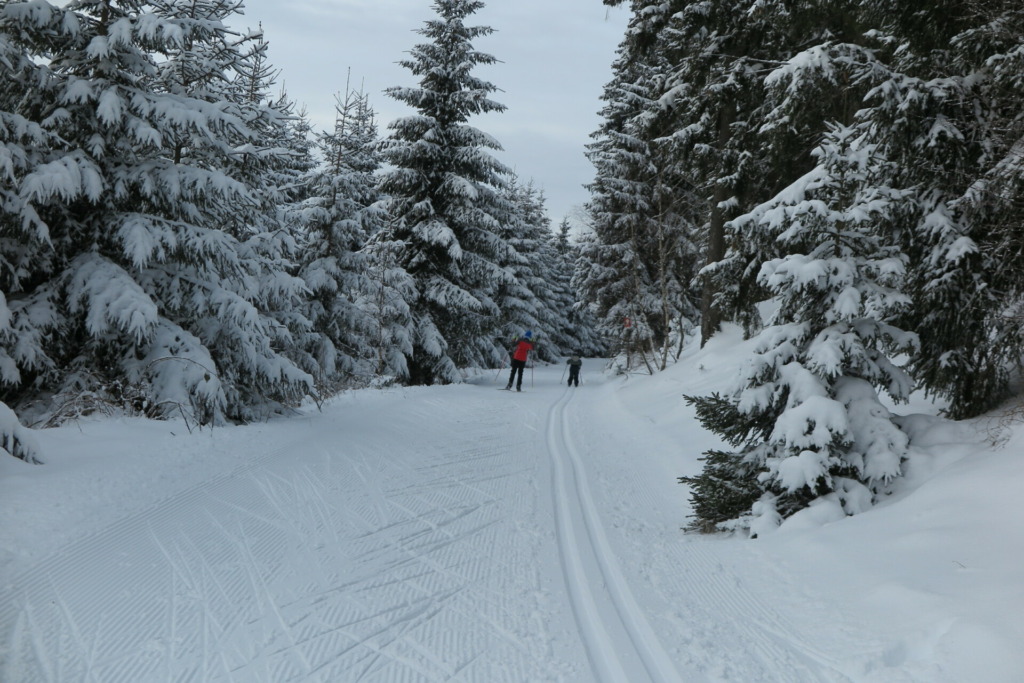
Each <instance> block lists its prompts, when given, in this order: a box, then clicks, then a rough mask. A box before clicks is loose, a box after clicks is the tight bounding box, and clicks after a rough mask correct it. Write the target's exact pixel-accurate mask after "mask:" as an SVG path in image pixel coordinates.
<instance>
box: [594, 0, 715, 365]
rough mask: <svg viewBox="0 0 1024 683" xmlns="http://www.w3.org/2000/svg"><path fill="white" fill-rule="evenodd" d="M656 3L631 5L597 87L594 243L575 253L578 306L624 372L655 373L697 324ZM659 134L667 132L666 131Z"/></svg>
mask: <svg viewBox="0 0 1024 683" xmlns="http://www.w3.org/2000/svg"><path fill="white" fill-rule="evenodd" d="M667 9H668V6H667V5H666V4H664V3H651V2H637V3H634V13H635V14H634V18H633V21H632V22H631V23H630V28H629V30H628V32H627V37H626V39H625V40H624V41H623V43H622V45H621V46H620V48H619V57H618V59H617V60H616V62H615V65H614V67H613V70H614V76H613V79H612V81H611V82H610V83H609V84H608V86H606V88H605V93H604V95H603V99H605V100H606V101H607V103H608V104H607V105H606V106H605V108H604V110H603V111H602V115H603V116H604V118H605V122H604V124H603V125H602V127H601V128H600V129H599V130H598V131H597V132H596V133H595V134H594V136H593V137H594V138H595V142H594V143H592V144H591V145H589V147H588V157H589V158H590V160H591V162H592V163H593V164H594V167H595V170H596V175H595V180H594V182H593V183H592V184H591V191H592V193H593V200H592V202H591V204H590V207H589V208H590V211H591V214H592V221H593V229H594V235H595V238H596V239H594V240H593V241H591V242H589V243H588V244H587V245H586V247H585V249H584V251H583V257H584V259H585V266H584V272H585V273H586V274H587V277H585V278H584V280H583V286H584V291H583V294H584V296H585V298H586V299H587V300H589V301H591V302H594V303H595V304H596V306H597V310H598V315H599V316H600V319H601V331H602V332H603V333H604V334H605V336H606V337H607V338H609V339H615V340H617V342H618V347H619V348H618V349H616V352H617V353H619V354H622V355H624V356H625V358H626V360H625V363H626V365H627V366H629V367H631V366H632V365H634V364H643V365H645V366H646V367H647V368H648V370H652V371H653V369H654V368H664V367H665V364H666V363H667V360H668V355H669V349H670V346H671V342H672V340H673V339H678V338H679V331H680V330H681V329H682V328H688V327H690V326H692V324H693V322H694V321H695V319H696V312H697V311H696V307H695V306H694V305H693V302H692V299H693V298H694V297H693V295H692V294H691V292H690V291H689V290H690V287H689V283H690V281H692V279H693V277H694V275H695V274H696V266H697V265H698V259H699V256H698V248H697V246H696V245H695V244H694V242H693V239H692V229H693V228H692V226H693V223H692V221H691V220H689V219H688V218H687V217H686V216H687V213H689V214H692V213H693V210H692V208H691V207H692V206H693V204H694V203H695V202H694V201H693V199H692V198H691V196H690V194H691V193H690V192H688V189H687V188H686V187H685V183H681V182H680V181H681V178H680V177H679V176H677V175H675V174H673V173H672V161H673V159H672V157H671V155H670V154H669V152H670V145H669V144H668V143H667V141H666V140H665V139H663V135H664V134H665V133H666V132H670V131H671V123H672V119H671V117H670V116H665V112H664V111H662V108H661V107H660V105H659V99H660V97H661V96H662V95H663V88H664V85H665V83H666V73H667V71H668V68H669V65H668V64H667V63H666V61H665V60H664V59H663V56H662V55H661V54H660V53H659V52H658V51H657V50H656V49H655V47H654V46H656V44H657V36H658V33H659V31H661V30H662V29H663V27H664V24H665V22H666V21H667V15H666V14H665V12H666V11H667ZM666 124H668V126H669V127H668V128H666Z"/></svg>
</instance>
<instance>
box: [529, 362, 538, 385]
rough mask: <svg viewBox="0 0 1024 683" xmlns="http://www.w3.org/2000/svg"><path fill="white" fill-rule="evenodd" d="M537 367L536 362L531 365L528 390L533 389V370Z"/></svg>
mask: <svg viewBox="0 0 1024 683" xmlns="http://www.w3.org/2000/svg"><path fill="white" fill-rule="evenodd" d="M535 367H537V361H533V365H531V366H530V388H531V389H532V388H533V369H534V368H535Z"/></svg>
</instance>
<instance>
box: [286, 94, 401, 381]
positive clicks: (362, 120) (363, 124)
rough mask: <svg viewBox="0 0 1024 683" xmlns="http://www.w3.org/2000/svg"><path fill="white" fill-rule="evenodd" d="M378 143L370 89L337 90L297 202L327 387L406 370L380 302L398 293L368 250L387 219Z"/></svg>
mask: <svg viewBox="0 0 1024 683" xmlns="http://www.w3.org/2000/svg"><path fill="white" fill-rule="evenodd" d="M377 145H378V138H377V127H376V124H375V122H374V113H373V109H372V107H371V106H370V104H369V99H368V97H367V96H366V94H365V93H362V92H358V91H354V90H352V89H350V88H349V89H347V90H346V92H345V94H344V95H343V96H338V98H337V103H336V105H335V121H334V128H333V130H331V131H330V132H325V133H322V134H321V135H320V136H319V139H318V147H319V149H320V156H321V157H322V159H323V162H322V164H321V165H320V166H318V167H317V168H316V169H315V170H314V171H313V172H312V173H311V174H310V175H309V176H308V177H307V179H306V181H305V182H306V185H307V188H308V192H309V196H308V197H307V198H306V200H305V201H304V202H302V203H301V204H300V205H298V206H297V207H296V215H295V219H296V220H298V221H300V222H301V223H302V225H303V226H304V233H305V238H304V246H303V248H302V268H301V271H300V272H301V276H302V278H303V280H305V282H306V286H307V287H308V288H309V290H310V291H311V292H312V293H313V296H312V297H311V300H310V306H311V310H310V313H309V317H310V318H311V319H312V321H313V324H314V329H315V331H316V336H315V337H314V338H313V339H312V342H313V347H312V349H311V351H312V352H313V353H314V354H315V356H316V358H317V360H318V364H319V366H320V367H321V368H322V377H321V382H322V383H323V384H325V385H326V386H325V388H326V389H328V390H333V389H336V388H338V387H340V386H343V385H346V384H349V385H350V384H353V383H360V384H362V383H367V382H369V381H371V380H372V379H373V376H374V375H378V374H381V375H388V376H392V377H394V376H403V375H404V374H405V371H406V367H405V357H404V355H402V354H401V353H394V352H393V351H392V349H395V348H396V347H401V346H402V340H400V339H395V338H394V336H393V335H394V331H393V330H390V329H389V328H390V326H389V324H388V323H387V322H386V320H385V318H386V317H387V316H386V315H385V311H386V309H385V308H382V307H381V306H380V304H379V302H378V300H379V299H380V298H381V297H385V298H386V300H391V299H392V298H394V296H395V293H394V292H391V291H390V289H389V287H388V285H387V282H386V280H382V278H381V276H380V273H378V272H377V271H376V266H375V264H373V263H372V261H371V260H370V254H371V252H369V251H363V247H364V246H365V245H366V244H367V242H368V241H369V240H370V238H371V237H372V236H375V235H377V234H378V233H379V232H380V231H381V230H382V229H383V228H384V226H385V225H386V215H385V213H384V211H383V209H382V207H381V206H380V205H379V203H378V201H379V199H380V196H379V194H378V192H377V187H376V183H377V180H376V175H375V174H376V171H377V169H378V168H379V166H380V163H379V159H378V150H377ZM371 268H374V269H375V270H374V272H375V275H374V277H373V278H371ZM382 287H383V291H381V288H382ZM398 300H399V301H401V300H402V297H401V296H399V297H398Z"/></svg>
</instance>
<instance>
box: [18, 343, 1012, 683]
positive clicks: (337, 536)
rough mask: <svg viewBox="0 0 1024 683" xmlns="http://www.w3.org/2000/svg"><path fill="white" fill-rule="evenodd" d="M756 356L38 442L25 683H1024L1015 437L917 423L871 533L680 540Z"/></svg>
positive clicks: (799, 519)
mask: <svg viewBox="0 0 1024 683" xmlns="http://www.w3.org/2000/svg"><path fill="white" fill-rule="evenodd" d="M743 346H744V345H743V344H742V343H740V342H739V341H738V340H737V338H736V337H735V335H734V334H723V335H720V336H719V337H718V338H716V339H715V340H713V341H712V343H710V344H709V345H708V347H707V348H705V349H704V350H702V351H698V350H697V349H696V346H694V347H692V348H691V349H690V350H689V351H688V352H687V353H686V354H685V357H684V359H683V362H681V363H680V364H679V365H677V366H675V367H674V368H672V369H670V370H668V371H667V372H665V373H662V374H660V375H657V376H655V377H653V378H652V377H647V376H643V375H633V376H630V377H628V378H624V377H604V376H603V375H602V374H601V373H600V369H599V368H600V362H599V361H596V360H588V361H585V362H584V366H583V373H582V378H583V384H582V385H581V386H580V387H579V388H578V389H567V388H566V387H565V386H564V385H563V384H562V380H561V379H560V375H561V373H562V371H563V368H562V367H560V366H552V367H538V368H536V370H535V372H534V373H532V374H533V376H532V377H531V376H530V374H528V375H527V377H526V383H525V385H524V391H523V393H516V392H511V393H509V392H504V391H497V390H496V389H497V388H498V387H499V386H502V385H503V382H504V377H500V378H497V381H495V375H494V373H493V372H492V373H486V374H483V375H480V376H478V377H476V378H475V379H473V380H471V381H470V382H468V383H466V384H462V385H454V386H446V387H419V388H404V389H403V388H396V389H390V390H386V391H360V392H353V393H350V394H347V395H344V396H340V397H338V398H336V399H335V400H333V401H331V402H330V403H329V404H328V405H326V406H324V408H323V410H322V412H318V411H317V410H316V409H315V408H309V409H305V410H303V411H301V414H300V415H299V416H296V417H291V418H287V419H279V420H275V421H272V422H270V423H265V424H256V425H251V426H248V427H237V428H221V429H215V430H213V431H209V430H204V431H201V432H194V433H189V432H188V430H187V429H186V427H185V425H184V424H182V423H180V422H177V423H175V422H154V421H146V420H134V419H133V420H128V419H118V420H94V421H90V420H85V421H82V422H80V423H78V424H72V425H68V426H65V427H63V428H60V429H51V430H45V431H41V432H38V433H37V437H38V441H39V444H40V450H41V455H42V457H43V459H44V460H46V462H47V464H46V465H45V466H30V465H26V464H24V463H21V462H20V461H17V460H14V459H13V458H10V457H3V458H0V590H2V593H0V680H2V681H12V682H14V681H18V682H25V683H27V682H34V681H103V682H104V683H108V682H110V683H112V682H116V681H124V682H126V683H127V682H131V683H139V682H144V681H179V680H180V681H186V680H189V681H204V682H205V681H268V682H274V683H277V682H279V681H324V682H331V683H334V682H338V681H442V680H443V681H449V680H456V681H486V682H487V683H491V682H497V681H605V682H619V681H622V682H628V683H633V682H640V681H686V682H687V683H690V682H700V681H739V682H742V683H748V682H753V681H780V682H786V683H791V682H802V681H827V682H831V681H837V682H838V681H857V682H875V681H894V682H896V681H898V682H915V683H942V682H944V681H956V682H964V683H968V682H971V683H973V682H976V681H984V682H986V683H1000V682H1006V683H1010V682H1012V681H1021V680H1024V651H1022V648H1021V647H1020V643H1024V581H1022V577H1024V568H1022V566H1024V564H1022V560H1024V542H1022V541H1024V506H1022V505H1021V504H1020V502H1019V490H1020V485H1021V482H1024V458H1022V457H1021V456H1020V454H1021V453H1022V452H1024V427H1022V426H1021V425H1020V424H1018V423H1016V422H1013V421H1007V420H1003V419H1000V418H999V417H998V416H994V417H991V418H986V419H981V420H976V421H972V422H969V423H959V424H952V423H948V422H945V421H942V420H939V419H937V418H934V417H929V416H928V415H927V414H928V413H929V412H934V410H933V409H932V407H931V406H929V405H928V404H927V403H919V404H915V405H913V406H912V407H911V408H908V407H907V406H897V407H895V408H894V411H895V412H896V413H897V414H903V415H905V414H907V413H908V412H911V411H913V412H917V413H922V414H920V415H915V416H913V417H910V418H907V419H905V420H904V424H905V427H906V429H907V430H908V431H910V432H911V436H912V443H911V451H912V454H913V455H912V459H911V461H910V462H909V464H908V466H907V477H906V480H905V482H904V484H902V486H901V489H900V491H899V492H898V493H897V494H895V495H893V496H892V497H891V498H890V499H888V500H886V501H883V502H882V503H881V504H880V505H878V506H876V507H875V508H873V509H871V510H869V511H867V512H865V513H863V514H860V515H856V516H854V517H845V516H843V515H842V513H841V510H840V509H839V507H838V504H833V503H830V502H829V501H822V502H821V504H819V505H816V506H815V507H813V508H812V509H809V510H807V511H805V512H803V513H801V514H799V515H797V516H795V517H794V518H792V519H790V520H788V521H787V523H786V524H784V525H783V526H782V527H781V528H779V529H778V530H777V531H776V532H775V533H772V534H769V535H767V536H763V537H761V538H759V539H757V540H753V541H751V540H745V539H740V538H736V537H723V536H719V537H700V536H691V535H686V534H683V533H682V532H681V531H680V527H681V526H683V525H684V524H685V523H686V516H687V515H688V514H689V510H688V506H687V492H686V490H685V488H683V487H682V486H680V485H679V484H677V483H676V478H677V477H678V476H680V475H685V474H694V473H696V472H698V471H699V468H700V463H699V462H698V460H697V458H699V457H700V455H701V453H702V451H704V450H705V449H707V448H709V447H713V446H716V445H718V444H717V443H716V442H715V441H714V438H713V437H712V436H711V435H710V434H709V433H707V432H705V431H703V430H702V429H701V428H700V427H699V426H698V425H697V424H696V423H695V421H694V419H693V415H692V412H691V409H690V408H688V407H686V406H685V405H684V403H683V400H682V395H683V394H684V393H687V394H699V393H707V392H710V391H711V390H713V389H716V388H718V387H721V386H723V385H727V384H728V378H730V377H734V376H735V375H736V373H737V372H738V365H737V364H738V362H739V359H740V357H741V354H740V351H741V350H742V349H743ZM527 373H530V371H529V370H528V371H527Z"/></svg>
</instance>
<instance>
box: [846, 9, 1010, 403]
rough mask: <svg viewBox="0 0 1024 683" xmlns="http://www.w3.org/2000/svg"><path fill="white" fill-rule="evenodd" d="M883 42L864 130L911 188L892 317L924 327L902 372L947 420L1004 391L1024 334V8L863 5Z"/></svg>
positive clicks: (909, 325)
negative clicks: (902, 289)
mask: <svg viewBox="0 0 1024 683" xmlns="http://www.w3.org/2000/svg"><path fill="white" fill-rule="evenodd" d="M867 5H868V7H869V8H871V9H872V10H873V11H874V15H873V16H874V18H875V21H876V22H877V24H878V26H879V27H881V28H882V31H881V32H880V33H882V34H884V35H886V36H887V38H888V40H889V41H890V42H891V44H892V46H893V47H892V57H891V59H890V60H889V63H888V66H889V69H890V73H889V75H888V77H887V78H886V79H885V81H884V82H883V83H882V84H880V85H879V86H878V87H877V88H875V89H874V90H873V91H872V92H871V93H870V94H869V97H868V98H867V105H868V107H869V109H868V111H867V112H866V114H865V118H866V119H867V120H869V121H870V122H871V123H872V126H873V127H872V138H873V140H874V141H875V142H876V143H878V144H879V145H880V146H882V148H883V149H884V150H885V154H886V156H887V157H888V158H889V159H890V160H891V161H892V162H893V163H894V165H895V167H896V168H897V169H899V170H898V173H897V174H896V177H895V178H894V180H893V183H894V184H896V185H897V186H901V187H906V188H910V189H912V190H913V191H914V194H913V199H912V201H910V202H908V207H907V208H908V210H907V211H906V216H905V217H904V218H903V220H902V221H901V222H900V223H899V224H898V225H897V227H898V228H899V229H900V230H901V233H902V234H903V235H904V236H905V246H904V249H905V251H906V252H907V253H908V254H909V255H910V257H911V270H910V283H909V287H908V293H909V294H910V295H911V296H912V298H913V299H914V306H913V307H912V308H910V309H909V310H908V311H907V314H906V315H905V317H904V318H903V319H902V320H901V325H902V326H903V327H905V328H906V329H914V330H919V331H921V346H920V349H919V350H918V352H917V353H916V354H915V355H914V356H913V358H912V361H911V364H910V369H911V372H912V373H913V375H914V378H915V380H917V381H918V382H919V383H920V384H921V385H922V386H923V387H924V388H925V389H926V391H928V392H929V393H931V394H933V395H936V396H940V397H945V398H947V399H948V401H949V404H948V408H947V413H948V414H949V415H950V416H951V417H954V418H963V417H970V416H974V415H978V414H980V413H981V412H984V411H985V410H988V409H990V408H992V407H994V406H995V405H997V404H998V403H999V402H1000V401H1001V400H1002V399H1003V398H1005V397H1006V395H1007V393H1008V391H1009V381H1010V376H1011V371H1012V368H1013V367H1014V366H1015V365H1016V364H1017V363H1019V359H1020V357H1021V353H1022V348H1024V339H1022V335H1021V331H1022V326H1021V323H1020V317H1019V316H1020V313H1019V311H1020V302H1021V295H1022V284H1024V283H1022V278H1021V276H1020V273H1021V272H1024V242H1022V240H1021V231H1020V225H1021V222H1022V221H1024V188H1022V180H1021V179H1022V177H1024V165H1022V163H1021V158H1022V151H1021V143H1020V140H1021V136H1022V135H1024V130H1022V123H1021V117H1020V111H1019V109H1020V107H1019V102H1020V100H1021V98H1022V97H1024V79H1022V78H1021V72H1020V68H1021V66H1022V64H1024V57H1022V47H1021V46H1022V45H1024V11H1022V9H1021V7H1020V5H1019V3H1013V2H993V3H975V2H971V1H970V0H966V1H965V0H946V1H943V2H939V3H935V4H933V5H931V6H929V8H928V9H926V10H921V11H914V12H910V11H895V9H898V8H894V7H893V5H892V3H888V2H882V1H881V0H879V1H877V2H870V3H867Z"/></svg>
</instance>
